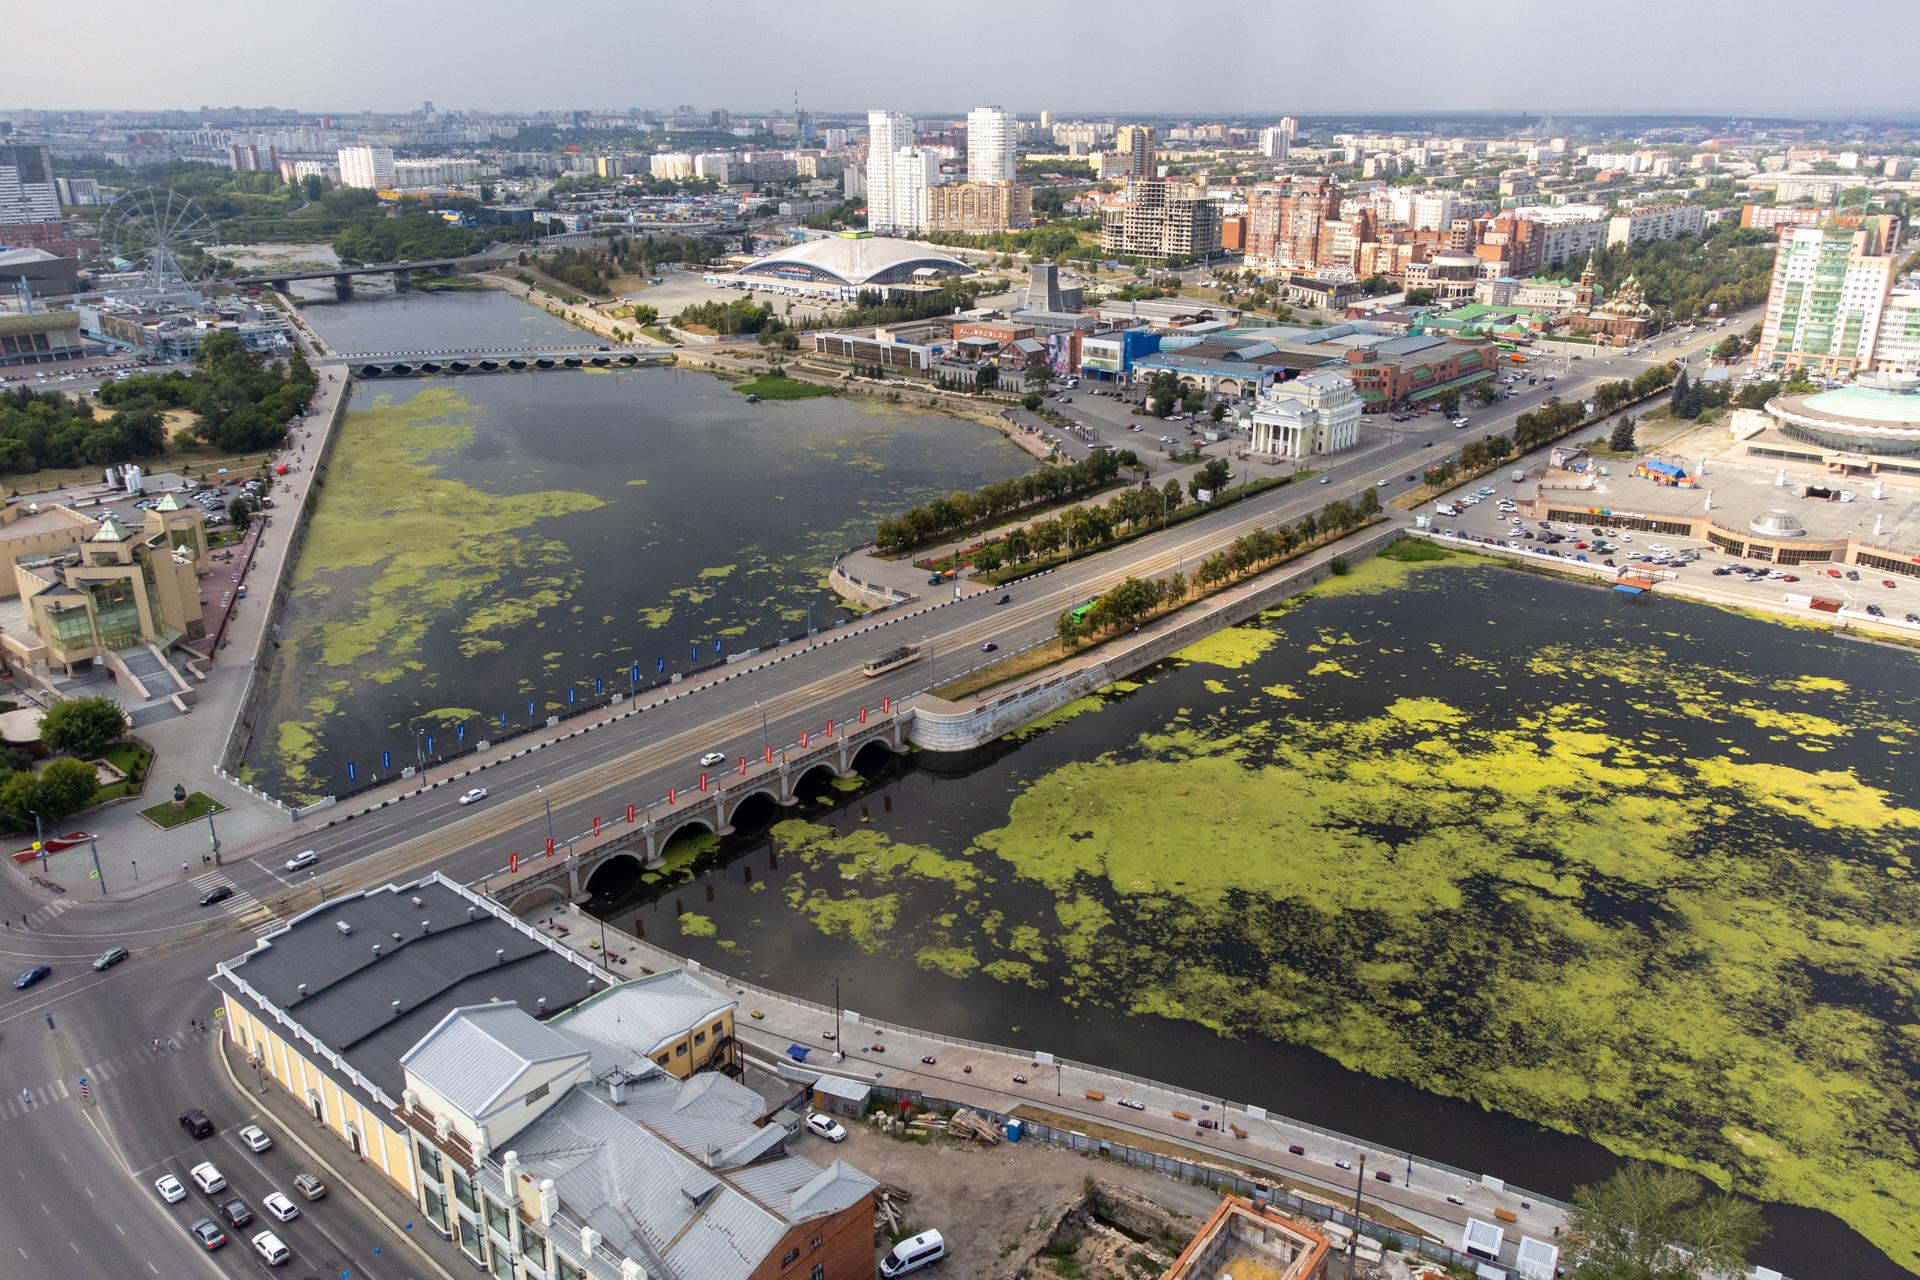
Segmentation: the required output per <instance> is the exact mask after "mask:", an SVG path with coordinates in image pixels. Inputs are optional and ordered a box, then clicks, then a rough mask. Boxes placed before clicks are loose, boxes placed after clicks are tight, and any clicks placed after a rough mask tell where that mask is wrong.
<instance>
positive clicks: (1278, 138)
mask: <svg viewBox="0 0 1920 1280" xmlns="http://www.w3.org/2000/svg"><path fill="white" fill-rule="evenodd" d="M1260 154H1261V155H1263V156H1265V157H1266V158H1267V159H1269V160H1285V159H1286V158H1287V157H1288V156H1290V155H1291V154H1293V139H1292V138H1291V137H1289V136H1288V134H1287V131H1286V130H1285V129H1282V128H1279V127H1278V126H1275V127H1274V128H1271V129H1262V130H1261V131H1260Z"/></svg>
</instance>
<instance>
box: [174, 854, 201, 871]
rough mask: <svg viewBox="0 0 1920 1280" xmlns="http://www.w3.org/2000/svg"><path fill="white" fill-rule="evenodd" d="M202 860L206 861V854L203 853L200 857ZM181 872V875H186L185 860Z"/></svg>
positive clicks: (181, 865)
mask: <svg viewBox="0 0 1920 1280" xmlns="http://www.w3.org/2000/svg"><path fill="white" fill-rule="evenodd" d="M200 860H201V861H202V862H205V861H206V856H205V855H204V854H203V855H202V856H201V858H200ZM180 874H181V875H185V874H187V864H186V863H184V862H183V863H181V864H180Z"/></svg>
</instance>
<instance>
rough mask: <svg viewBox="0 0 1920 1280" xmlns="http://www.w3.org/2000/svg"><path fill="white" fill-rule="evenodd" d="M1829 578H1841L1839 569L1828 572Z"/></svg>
mask: <svg viewBox="0 0 1920 1280" xmlns="http://www.w3.org/2000/svg"><path fill="white" fill-rule="evenodd" d="M1827 576H1828V577H1829V578H1837V577H1839V576H1840V571H1839V570H1838V569H1829V570H1827Z"/></svg>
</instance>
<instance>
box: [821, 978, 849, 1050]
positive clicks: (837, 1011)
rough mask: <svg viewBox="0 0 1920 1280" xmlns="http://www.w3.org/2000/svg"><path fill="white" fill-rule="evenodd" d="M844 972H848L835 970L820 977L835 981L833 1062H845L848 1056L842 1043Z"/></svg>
mask: <svg viewBox="0 0 1920 1280" xmlns="http://www.w3.org/2000/svg"><path fill="white" fill-rule="evenodd" d="M844 972H846V971H845V970H844V969H835V970H834V971H833V972H832V973H823V974H821V975H820V976H821V977H823V978H831V979H833V1060H834V1061H835V1062H841V1061H844V1060H845V1059H846V1056H847V1050H846V1046H845V1045H843V1044H841V1043H840V975H841V974H843V973H844Z"/></svg>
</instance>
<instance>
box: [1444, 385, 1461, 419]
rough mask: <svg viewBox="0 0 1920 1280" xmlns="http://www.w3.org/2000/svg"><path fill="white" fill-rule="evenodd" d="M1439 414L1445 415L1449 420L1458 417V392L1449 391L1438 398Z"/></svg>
mask: <svg viewBox="0 0 1920 1280" xmlns="http://www.w3.org/2000/svg"><path fill="white" fill-rule="evenodd" d="M1440 412H1442V413H1444V414H1446V415H1447V416H1448V417H1449V418H1457V417H1459V416H1460V393H1459V392H1458V391H1449V392H1447V393H1446V394H1444V395H1442V396H1441V397H1440Z"/></svg>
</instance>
